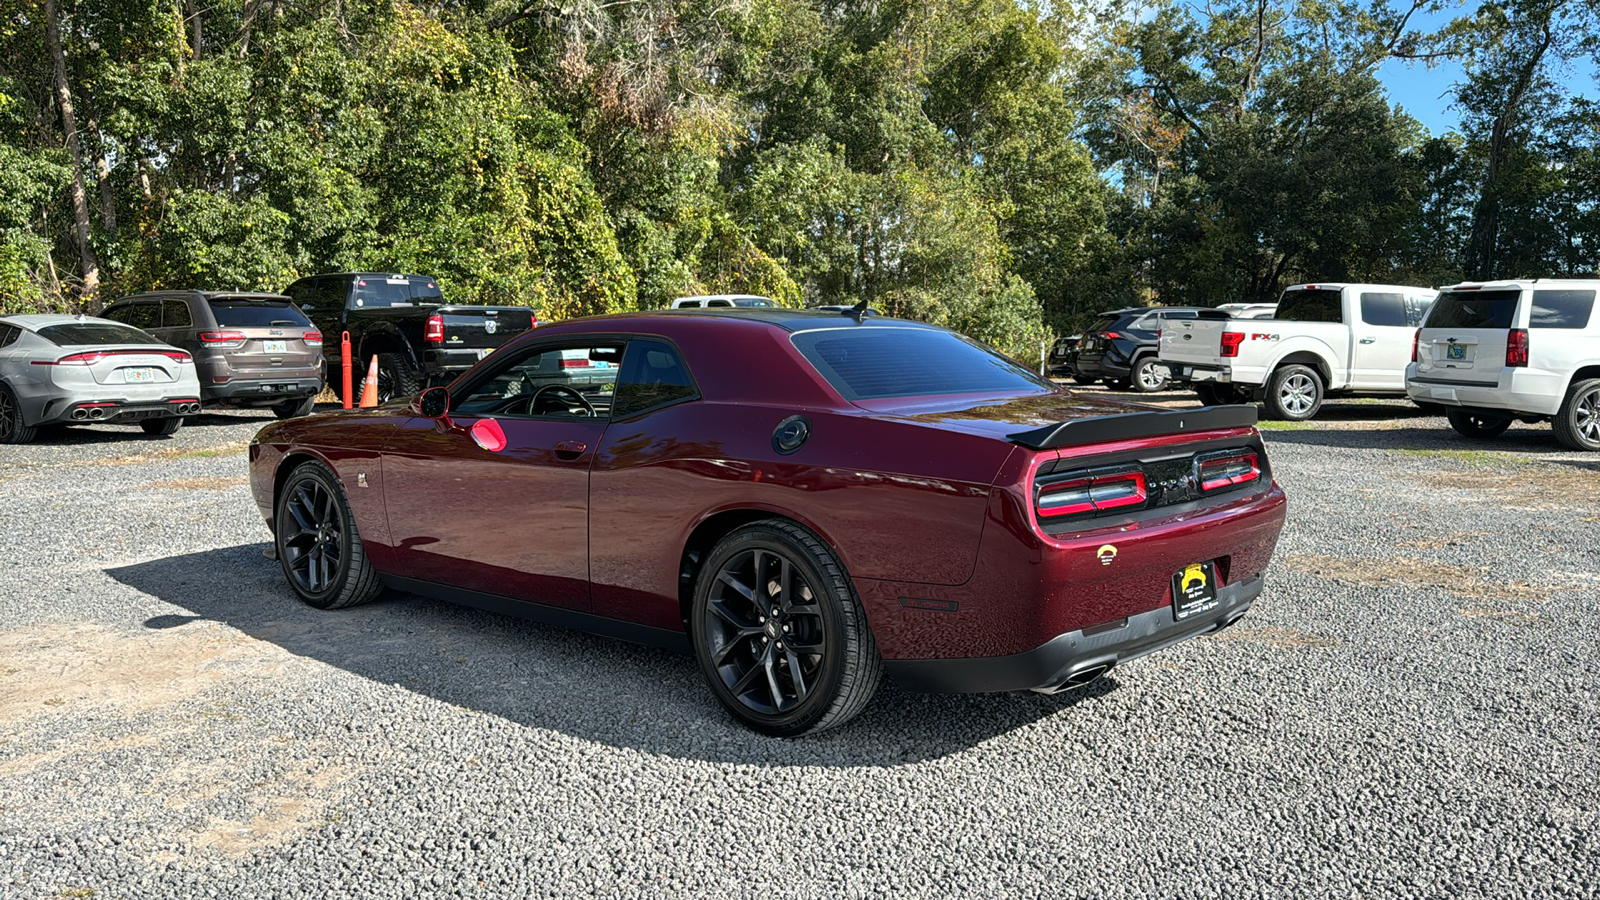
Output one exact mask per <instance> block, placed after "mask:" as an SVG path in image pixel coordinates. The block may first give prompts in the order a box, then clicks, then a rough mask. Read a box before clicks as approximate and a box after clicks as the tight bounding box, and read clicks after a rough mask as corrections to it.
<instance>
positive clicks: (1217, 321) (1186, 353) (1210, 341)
mask: <svg viewBox="0 0 1600 900" xmlns="http://www.w3.org/2000/svg"><path fill="white" fill-rule="evenodd" d="M1230 321H1232V320H1231V319H1229V318H1228V317H1227V316H1226V315H1221V316H1220V317H1218V316H1203V317H1201V318H1195V319H1163V320H1162V322H1161V341H1160V350H1159V354H1160V357H1161V361H1162V362H1176V363H1187V364H1189V365H1192V366H1193V365H1202V366H1218V365H1221V364H1222V362H1223V358H1222V333H1223V332H1224V331H1226V330H1227V328H1228V323H1229V322H1230Z"/></svg>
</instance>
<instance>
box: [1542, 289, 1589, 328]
mask: <svg viewBox="0 0 1600 900" xmlns="http://www.w3.org/2000/svg"><path fill="white" fill-rule="evenodd" d="M1593 311H1594V291H1534V292H1533V312H1532V313H1531V314H1530V315H1529V316H1528V327H1529V328H1588V327H1589V314H1590V313H1591V312H1593Z"/></svg>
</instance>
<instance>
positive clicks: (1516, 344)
mask: <svg viewBox="0 0 1600 900" xmlns="http://www.w3.org/2000/svg"><path fill="white" fill-rule="evenodd" d="M1527 365H1528V329H1526V328H1513V329H1511V331H1510V332H1508V333H1507V334H1506V366H1507V368H1516V369H1520V368H1526V367H1527Z"/></svg>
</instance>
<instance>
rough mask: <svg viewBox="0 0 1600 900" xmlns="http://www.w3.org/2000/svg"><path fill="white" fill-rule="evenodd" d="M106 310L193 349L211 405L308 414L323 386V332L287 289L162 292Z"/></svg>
mask: <svg viewBox="0 0 1600 900" xmlns="http://www.w3.org/2000/svg"><path fill="white" fill-rule="evenodd" d="M101 315H102V316H104V317H105V318H107V319H112V320H114V321H117V322H122V323H124V324H127V325H132V326H133V327H135V328H139V329H142V330H144V331H147V332H149V333H150V334H153V335H155V336H156V337H158V338H160V339H161V340H163V341H166V342H167V343H169V344H171V345H172V346H174V347H182V348H183V349H185V350H188V351H189V353H190V354H191V355H192V356H194V361H195V368H196V374H197V375H199V376H200V399H201V402H202V403H203V404H204V405H206V406H246V407H263V406H265V407H271V409H272V411H273V413H275V414H276V415H277V416H278V418H280V419H287V418H290V417H291V416H303V415H306V414H307V413H310V412H311V408H312V406H313V405H315V403H316V397H317V394H318V393H320V392H321V391H322V386H323V368H322V334H321V332H319V331H318V330H317V328H316V326H314V325H312V324H311V320H310V319H308V318H306V315H305V313H303V312H301V311H300V310H299V308H297V307H296V306H295V305H294V303H293V302H291V301H290V300H289V298H288V297H285V296H284V295H282V294H266V293H254V292H241V291H158V292H151V293H148V294H134V295H133V296H131V297H124V298H122V299H121V300H118V301H117V302H115V303H113V304H111V305H110V306H108V307H106V310H105V312H103V313H101Z"/></svg>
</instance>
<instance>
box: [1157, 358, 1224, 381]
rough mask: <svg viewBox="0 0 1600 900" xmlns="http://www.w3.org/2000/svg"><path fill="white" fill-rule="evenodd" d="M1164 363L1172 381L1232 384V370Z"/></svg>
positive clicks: (1219, 367) (1221, 367) (1218, 367)
mask: <svg viewBox="0 0 1600 900" xmlns="http://www.w3.org/2000/svg"><path fill="white" fill-rule="evenodd" d="M1162 362H1166V364H1167V370H1168V371H1169V372H1171V373H1172V380H1173V381H1177V382H1183V383H1197V384H1232V383H1233V370H1232V369H1230V368H1227V367H1225V366H1197V365H1191V364H1189V363H1177V362H1167V361H1166V360H1162Z"/></svg>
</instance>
